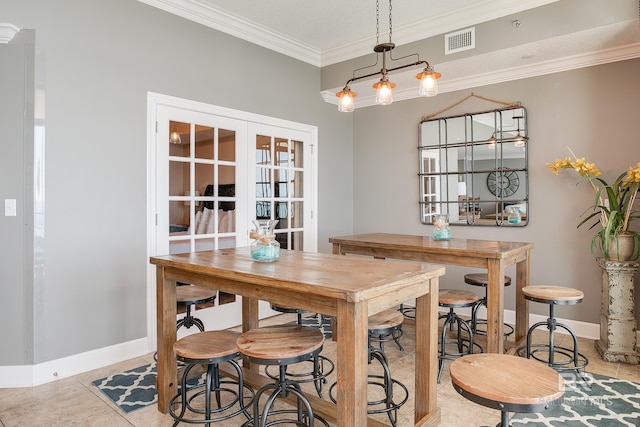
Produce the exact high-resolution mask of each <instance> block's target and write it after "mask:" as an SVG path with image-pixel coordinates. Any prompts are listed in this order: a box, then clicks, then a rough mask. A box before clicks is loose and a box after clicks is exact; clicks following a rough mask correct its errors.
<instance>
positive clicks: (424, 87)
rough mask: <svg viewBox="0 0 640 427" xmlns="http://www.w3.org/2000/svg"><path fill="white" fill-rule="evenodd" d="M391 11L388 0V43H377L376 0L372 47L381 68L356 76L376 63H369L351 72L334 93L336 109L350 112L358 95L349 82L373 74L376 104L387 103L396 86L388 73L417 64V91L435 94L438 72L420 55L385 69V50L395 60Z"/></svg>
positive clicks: (377, 11) (421, 94) (378, 6)
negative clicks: (379, 59)
mask: <svg viewBox="0 0 640 427" xmlns="http://www.w3.org/2000/svg"><path fill="white" fill-rule="evenodd" d="M392 11H393V7H392V5H391V0H389V42H388V43H379V39H380V5H379V0H376V45H375V46H374V47H373V51H374V52H376V58H377V54H379V53H382V69H381V70H380V71H378V72H375V73H370V74H367V75H363V76H359V77H356V76H355V74H356V71H359V70H362V69H365V68H370V67H374V66H376V65H377V64H378V61H377V60H376V63H375V64H374V65H371V66H369V67H364V68H359V69H357V70H355V71H354V72H353V77H352V78H351V79H349V80H347V83H346V84H345V86H344V89H342V90H341V91H340V92H338V93H336V96H337V97H338V98H339V101H338V111H341V112H352V111H353V110H354V108H355V103H354V98H355V97H356V96H358V94H357V93H355V92H353V91H352V90H351V88H350V87H349V84H350V83H352V82H355V81H358V80H362V79H365V78H368V77H372V76H375V75H380V76H381V77H380V80H379V81H378V82H376V83H375V84H374V85H373V87H374V89H376V104H378V105H389V104H391V103H392V102H393V88H395V87H396V85H395V83H392V82H390V81H389V77H388V73H389V72H392V71H396V70H400V69H403V68H407V67H414V66H418V65H423V66H424V71H422V72H421V73H419V74H418V75H416V78H417V79H419V80H420V87H419V89H418V93H419V95H420V96H435V95H437V94H438V82H437V79H439V78H440V77H441V74H440V73H437V72H435V71H434V70H433V67H432V66H431V65H429V63H428V62H427V61H420V56H419V55H418V54H417V53H414V54H411V55H407V56H403V57H402V58H399V59H404V58H406V57H409V56H414V55H415V56H417V57H418V61H416V62H414V63H410V64H406V65H401V66H399V67H395V68H391V69H387V56H386V55H387V52H389V59H390V60H391V61H395V60H394V59H393V57H391V50H393V49H394V48H395V45H394V44H393V42H392V41H391V37H392V33H393V24H392V18H393V16H392Z"/></svg>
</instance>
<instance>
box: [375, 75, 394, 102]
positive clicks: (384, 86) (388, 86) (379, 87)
mask: <svg viewBox="0 0 640 427" xmlns="http://www.w3.org/2000/svg"><path fill="white" fill-rule="evenodd" d="M394 87H396V84H395V83H391V82H390V81H388V80H385V79H384V78H382V79H381V80H380V81H379V82H377V83H376V84H374V85H373V88H374V89H376V104H378V105H389V104H391V103H392V102H393V88H394Z"/></svg>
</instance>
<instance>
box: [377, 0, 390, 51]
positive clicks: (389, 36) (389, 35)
mask: <svg viewBox="0 0 640 427" xmlns="http://www.w3.org/2000/svg"><path fill="white" fill-rule="evenodd" d="M376 1H378V0H376ZM391 9H392V7H391V0H389V43H391V34H392V33H393V20H392V19H391Z"/></svg>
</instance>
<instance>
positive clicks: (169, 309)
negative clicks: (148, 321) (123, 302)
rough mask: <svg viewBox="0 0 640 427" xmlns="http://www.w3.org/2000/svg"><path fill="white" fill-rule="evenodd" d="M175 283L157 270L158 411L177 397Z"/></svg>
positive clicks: (163, 411)
mask: <svg viewBox="0 0 640 427" xmlns="http://www.w3.org/2000/svg"><path fill="white" fill-rule="evenodd" d="M176 311H177V309H176V283H175V281H172V280H167V279H165V277H164V268H157V269H156V322H157V329H156V334H157V350H158V362H157V373H158V375H157V377H156V390H158V410H159V411H160V412H162V413H164V414H166V413H167V412H168V411H169V401H170V400H171V398H172V397H173V396H174V395H175V394H176V393H177V390H178V387H177V383H178V372H177V366H176V363H175V360H174V359H173V345H174V344H175V342H176V317H177V313H176Z"/></svg>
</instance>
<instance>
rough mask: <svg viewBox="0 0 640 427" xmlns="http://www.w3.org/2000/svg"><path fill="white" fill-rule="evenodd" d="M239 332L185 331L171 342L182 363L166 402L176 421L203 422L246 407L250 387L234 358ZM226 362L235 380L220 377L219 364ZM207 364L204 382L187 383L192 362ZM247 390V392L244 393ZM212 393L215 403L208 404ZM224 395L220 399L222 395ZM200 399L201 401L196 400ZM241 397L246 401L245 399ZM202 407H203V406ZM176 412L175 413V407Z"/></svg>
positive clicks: (250, 390)
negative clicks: (177, 385) (177, 382)
mask: <svg viewBox="0 0 640 427" xmlns="http://www.w3.org/2000/svg"><path fill="white" fill-rule="evenodd" d="M239 336H240V333H239V332H232V331H208V332H200V333H196V334H192V335H188V336H186V337H184V338H181V339H179V340H178V341H176V343H175V344H174V346H173V349H174V352H175V355H176V359H177V360H178V361H180V362H182V363H183V364H184V372H183V373H182V378H181V380H180V388H179V391H178V393H177V394H176V395H175V396H174V397H173V398H172V399H171V400H170V402H169V414H170V415H171V417H173V419H174V420H175V423H174V424H173V425H174V427H175V426H177V425H178V424H179V423H182V422H184V423H190V424H193V423H196V424H205V425H209V423H215V422H220V421H224V420H228V419H230V418H233V417H235V416H237V415H239V414H241V413H244V414H245V416H246V417H247V418H250V416H249V413H248V411H247V408H248V405H249V403H250V401H251V400H252V399H253V395H254V394H253V390H252V389H251V388H250V387H249V386H247V385H245V384H244V377H243V372H242V368H241V367H240V365H239V364H238V363H237V362H236V360H235V359H236V358H238V357H239V355H240V354H239V352H238V347H237V346H236V340H237V339H238V337H239ZM223 362H226V363H227V364H229V365H230V366H232V367H233V368H234V369H235V370H236V373H237V376H238V380H237V381H234V380H231V379H228V378H224V377H223V376H222V375H221V374H220V369H219V364H220V363H223ZM201 365H207V373H206V376H205V382H204V384H196V385H195V386H190V385H189V382H188V381H189V374H190V372H191V371H192V369H193V368H195V367H196V366H201ZM245 391H247V393H245ZM212 394H213V395H215V402H216V404H217V406H216V407H215V408H212V402H211V396H212ZM223 398H224V399H223ZM201 399H204V405H203V404H202V403H199V404H195V402H196V401H200V400H201ZM245 400H249V402H247V403H245ZM203 407H204V409H203ZM178 408H179V409H180V413H177V409H178Z"/></svg>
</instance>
